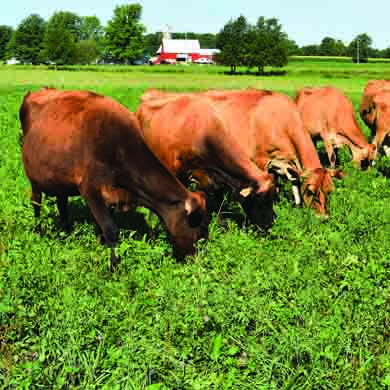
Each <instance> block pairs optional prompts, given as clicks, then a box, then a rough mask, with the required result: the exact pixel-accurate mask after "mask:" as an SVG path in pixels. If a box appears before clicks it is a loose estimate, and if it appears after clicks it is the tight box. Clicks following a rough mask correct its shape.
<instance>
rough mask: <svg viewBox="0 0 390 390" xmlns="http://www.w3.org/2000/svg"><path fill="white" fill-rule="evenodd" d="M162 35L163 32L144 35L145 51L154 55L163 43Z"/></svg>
mask: <svg viewBox="0 0 390 390" xmlns="http://www.w3.org/2000/svg"><path fill="white" fill-rule="evenodd" d="M162 37H163V34H162V32H155V33H151V34H146V35H145V36H144V53H145V54H147V55H150V56H154V55H155V54H156V52H157V50H158V48H159V47H160V45H161V40H162Z"/></svg>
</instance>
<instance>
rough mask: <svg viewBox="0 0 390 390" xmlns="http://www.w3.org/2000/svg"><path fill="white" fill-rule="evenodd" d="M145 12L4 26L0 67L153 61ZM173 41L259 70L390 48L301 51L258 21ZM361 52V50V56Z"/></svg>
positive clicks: (31, 19)
mask: <svg viewBox="0 0 390 390" xmlns="http://www.w3.org/2000/svg"><path fill="white" fill-rule="evenodd" d="M141 15H142V6H141V5H140V4H137V3H134V4H127V5H122V6H117V7H116V8H115V9H114V12H113V16H112V18H111V19H110V20H109V21H108V23H107V25H106V26H103V25H102V23H101V22H100V20H99V19H98V18H97V17H96V16H79V15H77V14H75V13H73V12H69V11H58V12H55V13H54V14H53V15H52V16H51V17H50V18H49V19H48V20H47V21H46V20H45V19H43V18H42V17H41V16H40V15H38V14H31V15H29V16H27V17H26V18H25V19H24V20H22V22H21V23H20V24H19V25H18V26H17V28H16V29H13V28H12V27H10V26H0V61H5V60H7V59H10V58H16V59H17V60H18V61H20V62H21V63H29V64H34V65H35V64H41V63H45V64H50V63H53V64H57V65H69V64H91V63H95V62H104V63H121V64H129V63H133V62H134V61H135V60H137V59H140V58H148V57H150V56H154V55H155V53H156V51H157V50H158V48H159V46H160V44H161V39H162V36H163V34H162V32H155V33H150V34H146V29H145V26H144V25H143V24H142V23H141ZM171 36H172V38H173V39H198V40H199V42H200V46H201V47H202V48H218V49H220V51H221V52H220V54H219V55H218V56H217V61H218V62H219V63H221V64H224V65H228V66H230V68H231V71H232V72H235V70H236V68H237V66H247V67H248V68H257V69H258V71H260V72H263V71H264V67H265V66H275V67H281V66H284V65H285V64H287V61H288V57H289V56H292V55H295V56H347V57H352V59H353V60H354V61H356V60H357V58H356V57H357V53H358V52H359V61H360V62H364V61H367V58H368V57H373V58H378V57H381V58H390V48H387V49H384V50H379V49H376V48H373V46H372V43H373V42H372V39H371V37H370V36H369V35H368V34H366V33H364V34H359V35H358V36H356V37H355V38H354V39H353V40H352V41H351V42H350V43H349V44H348V45H345V44H344V43H343V42H342V41H341V40H338V39H336V38H332V37H325V38H324V39H323V40H322V41H321V43H320V44H318V45H306V46H302V47H299V46H298V45H297V43H296V42H294V41H293V40H291V39H289V38H288V36H287V34H286V33H285V32H284V31H283V29H282V26H281V24H280V23H279V21H278V19H277V18H269V19H267V18H265V17H263V16H261V17H259V18H258V20H257V22H256V24H254V25H252V24H250V23H248V21H247V20H246V18H245V17H244V16H242V15H241V16H239V17H238V18H236V19H231V20H229V21H228V22H227V23H226V24H225V25H224V26H223V28H222V29H221V30H220V31H219V32H218V33H217V34H212V33H204V34H198V33H194V32H183V33H179V32H176V33H172V34H171ZM358 46H359V50H358Z"/></svg>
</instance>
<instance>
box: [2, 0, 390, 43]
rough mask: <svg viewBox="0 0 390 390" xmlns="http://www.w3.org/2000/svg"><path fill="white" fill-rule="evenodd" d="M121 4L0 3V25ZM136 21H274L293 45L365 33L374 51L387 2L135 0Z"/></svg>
mask: <svg viewBox="0 0 390 390" xmlns="http://www.w3.org/2000/svg"><path fill="white" fill-rule="evenodd" d="M129 2H132V1H127V2H125V1H123V0H116V1H112V0H10V1H7V0H2V5H1V11H0V24H7V25H11V26H14V27H16V26H17V25H18V23H20V21H21V20H22V19H23V18H25V17H26V16H28V15H29V14H31V13H38V14H40V15H41V16H42V17H44V18H45V19H47V18H48V17H49V16H50V15H51V14H52V13H53V12H54V11H56V10H68V11H73V12H76V13H77V14H79V15H83V16H84V15H96V16H97V17H99V19H100V20H101V21H102V23H103V24H105V23H106V22H107V20H108V19H110V18H111V16H112V14H113V9H114V8H115V6H116V5H120V4H126V3H129ZM138 3H141V4H142V6H143V16H142V21H143V23H144V24H145V25H146V27H147V28H148V31H151V32H153V31H158V30H161V29H164V28H165V26H166V25H169V26H171V27H172V31H178V32H182V31H183V32H184V31H194V32H212V33H216V32H218V31H219V29H220V28H221V27H222V26H223V25H224V24H225V23H226V22H227V21H228V20H229V19H230V18H236V17H238V16H239V15H240V14H242V15H244V16H245V17H246V18H247V19H248V20H249V21H250V22H251V23H254V22H255V21H256V19H257V18H258V17H259V16H265V17H267V18H269V17H276V18H278V19H279V21H280V22H281V23H282V25H283V28H284V30H285V31H286V32H287V34H288V35H289V37H290V38H291V39H294V40H295V41H296V42H297V43H298V44H299V45H306V44H311V43H320V41H321V39H322V38H324V37H325V36H331V37H334V38H337V39H341V40H342V41H344V42H345V43H349V42H350V41H351V40H352V39H353V38H354V36H356V35H357V34H359V33H362V32H367V33H368V34H369V35H370V36H371V37H372V38H373V41H374V46H375V47H377V48H380V49H383V48H385V47H389V46H390V1H389V0H376V1H367V0H365V1H362V0H355V1H353V0H323V1H318V0H268V1H267V0H263V1H261V0H196V1H194V0H140V1H138Z"/></svg>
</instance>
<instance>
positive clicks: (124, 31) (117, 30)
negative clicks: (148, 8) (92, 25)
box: [106, 4, 145, 63]
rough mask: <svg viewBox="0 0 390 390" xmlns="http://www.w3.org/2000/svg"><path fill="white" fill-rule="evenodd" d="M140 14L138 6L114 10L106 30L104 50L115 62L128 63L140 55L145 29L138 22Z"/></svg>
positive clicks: (139, 6) (140, 9)
mask: <svg viewBox="0 0 390 390" xmlns="http://www.w3.org/2000/svg"><path fill="white" fill-rule="evenodd" d="M141 13H142V6H141V5H140V4H128V5H122V6H118V7H116V8H115V10H114V16H113V18H112V19H111V20H109V21H108V25H107V28H106V50H107V51H108V53H110V55H111V56H112V58H113V59H114V60H115V61H118V62H122V63H129V62H130V61H132V60H135V59H137V58H139V57H140V56H141V55H142V51H143V49H144V36H143V33H144V31H145V27H144V26H143V25H142V24H141V22H140V18H141Z"/></svg>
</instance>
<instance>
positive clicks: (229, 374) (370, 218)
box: [0, 63, 390, 390]
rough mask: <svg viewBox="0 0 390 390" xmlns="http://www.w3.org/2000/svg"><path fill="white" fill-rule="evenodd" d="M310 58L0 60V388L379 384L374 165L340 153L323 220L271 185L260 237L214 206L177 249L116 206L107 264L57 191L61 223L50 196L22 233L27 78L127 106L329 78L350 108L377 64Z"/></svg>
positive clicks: (382, 315)
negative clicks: (196, 233)
mask: <svg viewBox="0 0 390 390" xmlns="http://www.w3.org/2000/svg"><path fill="white" fill-rule="evenodd" d="M323 66H324V64H318V65H315V64H313V63H309V64H305V63H303V64H295V65H294V64H291V65H289V68H288V73H287V75H286V76H283V77H254V76H246V75H242V76H236V77H231V76H226V75H223V74H218V75H217V74H212V73H208V72H207V71H203V70H202V71H199V72H198V71H197V69H199V68H195V70H194V72H191V71H190V69H191V68H189V70H186V72H185V73H182V74H175V73H172V74H171V73H160V72H157V71H154V72H149V73H145V72H142V71H141V70H140V69H139V68H137V69H138V70H134V71H130V72H128V73H127V72H112V71H104V72H87V71H74V72H69V71H50V70H46V69H31V68H28V69H27V68H19V69H15V68H11V67H4V68H0V137H1V143H0V183H1V185H0V388H3V389H38V388H42V389H146V388H148V389H151V390H152V389H210V388H215V389H275V390H276V389H388V388H390V282H389V280H390V240H389V236H390V225H389V222H390V209H389V207H388V205H389V202H390V186H389V182H388V179H386V178H385V177H384V176H382V175H381V174H380V173H379V172H378V171H377V170H375V169H372V170H371V171H368V172H360V171H357V170H355V169H354V168H352V167H351V166H350V164H349V163H348V161H346V160H347V159H346V158H344V166H345V169H346V171H347V173H348V176H347V177H346V178H345V179H344V180H343V181H338V182H336V183H335V186H336V190H335V193H334V194H333V195H332V197H331V218H330V219H329V221H327V222H326V223H320V221H318V220H317V219H316V218H315V217H314V216H313V215H312V213H311V211H310V210H307V209H304V208H303V209H298V208H294V207H293V206H292V203H291V200H290V196H287V195H285V196H284V197H282V200H281V202H280V203H279V204H277V205H276V212H277V215H278V217H277V220H276V222H275V224H274V226H273V229H272V233H271V234H270V235H269V236H267V237H264V236H262V235H261V234H260V233H258V232H256V230H254V229H253V228H252V227H250V226H247V225H245V226H244V227H240V226H239V225H238V224H237V223H236V222H235V220H234V219H230V220H229V223H228V226H227V227H221V226H220V225H218V224H217V222H216V219H214V220H213V223H212V224H211V226H210V239H209V241H208V242H207V243H205V242H203V243H200V244H199V248H198V253H197V255H196V256H194V257H189V258H187V259H186V261H185V262H183V263H178V262H177V261H176V260H175V259H174V258H173V257H172V248H171V247H170V246H169V244H168V243H167V241H166V235H165V232H164V230H163V229H162V227H161V225H160V224H159V223H158V221H156V218H154V217H153V216H152V215H150V214H149V213H148V212H146V211H145V210H143V209H140V210H138V211H137V212H136V213H133V214H129V215H116V220H117V222H118V225H119V227H120V228H121V241H120V248H119V251H120V253H121V254H122V263H121V266H120V270H119V272H118V273H116V274H110V273H109V271H108V262H109V250H108V249H107V248H105V247H104V246H101V245H99V244H98V243H97V241H96V233H95V232H96V230H95V226H96V225H95V223H94V221H93V217H92V216H91V214H90V212H89V210H88V209H87V208H86V206H85V205H84V202H83V201H82V200H81V199H79V198H74V199H72V201H71V204H70V215H71V219H72V221H73V223H74V229H73V231H72V233H71V234H70V235H69V236H66V235H65V234H64V233H63V232H62V231H61V229H60V225H59V220H58V212H57V210H56V208H55V205H54V203H53V200H51V199H49V200H48V199H45V200H44V205H45V206H44V208H43V217H42V220H43V223H44V226H45V229H46V235H45V236H44V237H43V238H40V237H39V236H37V235H36V234H35V233H34V232H33V228H34V226H35V222H34V218H33V211H32V207H31V204H30V201H29V192H30V186H29V183H28V180H27V179H26V177H25V175H24V172H23V167H22V164H21V158H20V146H19V144H18V136H19V127H20V125H19V122H18V109H19V106H20V103H21V100H22V97H23V95H24V94H25V92H26V91H27V90H29V89H38V88H39V87H40V86H42V85H45V84H48V85H51V86H56V87H60V88H67V89H70V88H80V89H91V90H94V91H97V92H100V93H103V94H106V95H110V96H112V97H114V98H116V99H117V100H118V101H120V102H121V103H122V104H124V105H126V106H127V107H129V108H130V109H131V110H135V109H136V107H137V105H138V103H139V97H140V95H141V94H142V92H143V91H144V89H145V88H148V87H159V88H166V89H171V90H179V91H186V90H200V89H208V88H245V87H248V86H253V87H257V88H271V89H274V90H278V91H282V92H285V93H288V94H289V95H293V94H294V93H295V90H296V88H299V87H302V86H304V85H326V84H332V85H335V86H337V87H339V88H341V89H343V90H344V91H345V92H346V93H347V94H348V96H349V97H350V98H351V99H352V101H353V103H354V106H355V107H356V108H357V106H358V104H359V101H360V97H361V93H362V90H363V88H364V85H365V83H366V81H367V80H368V79H369V78H371V77H375V74H376V73H375V72H382V73H383V74H385V73H386V72H388V68H387V66H388V65H387V64H384V65H382V66H378V64H367V65H364V67H367V69H368V70H367V72H366V73H365V74H359V75H358V76H357V75H355V74H354V73H353V72H354V70H352V68H351V69H350V68H349V67H348V66H347V65H345V67H344V66H340V64H338V63H337V64H333V65H332V64H331V63H330V64H329V68H330V69H335V68H337V69H339V70H340V72H347V73H348V74H350V75H351V77H350V78H343V77H338V76H337V74H336V76H335V77H334V78H332V79H329V78H327V77H326V76H324V74H323V69H324V68H323ZM304 68H306V69H311V71H312V72H311V74H310V75H308V74H302V72H301V71H300V69H304ZM290 69H291V71H290ZM364 130H365V132H367V129H366V128H364ZM367 133H368V132H367ZM343 156H344V155H343ZM379 165H380V166H383V167H385V168H386V167H387V166H388V165H389V163H388V161H387V160H383V161H382V162H381V164H379ZM224 210H225V211H226V212H228V211H230V212H235V211H236V209H235V208H234V207H233V205H231V206H230V208H229V207H227V208H225V209H224ZM226 215H227V216H228V215H229V214H226Z"/></svg>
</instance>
